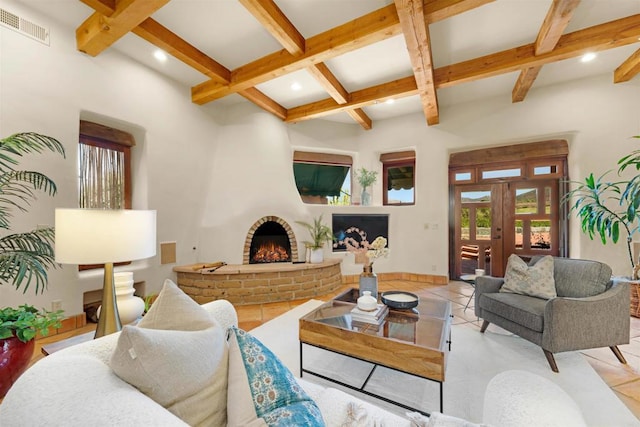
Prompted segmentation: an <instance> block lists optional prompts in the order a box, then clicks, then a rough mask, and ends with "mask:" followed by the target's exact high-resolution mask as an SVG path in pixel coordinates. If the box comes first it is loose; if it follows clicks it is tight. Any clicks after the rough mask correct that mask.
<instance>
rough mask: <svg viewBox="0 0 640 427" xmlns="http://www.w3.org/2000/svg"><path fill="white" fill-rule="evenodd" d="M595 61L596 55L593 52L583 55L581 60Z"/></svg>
mask: <svg viewBox="0 0 640 427" xmlns="http://www.w3.org/2000/svg"><path fill="white" fill-rule="evenodd" d="M594 59H596V54H595V53H593V52H588V53H585V54H584V55H582V58H580V61H582V62H589V61H593V60H594Z"/></svg>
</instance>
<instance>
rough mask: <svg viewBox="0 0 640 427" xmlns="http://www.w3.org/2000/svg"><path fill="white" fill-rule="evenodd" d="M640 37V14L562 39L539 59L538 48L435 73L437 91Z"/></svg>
mask: <svg viewBox="0 0 640 427" xmlns="http://www.w3.org/2000/svg"><path fill="white" fill-rule="evenodd" d="M638 37H640V14H638V15H632V16H628V17H626V18H622V19H618V20H615V21H611V22H607V23H604V24H600V25H595V26H593V27H589V28H585V29H582V30H579V31H575V32H573V33H569V34H565V35H563V36H561V37H560V40H559V41H558V44H557V45H556V48H555V49H553V50H552V51H551V52H548V53H544V54H541V55H535V44H534V43H531V44H527V45H523V46H519V47H516V48H513V49H507V50H503V51H501V52H497V53H493V54H490V55H485V56H482V57H480V58H475V59H471V60H468V61H464V62H459V63H457V64H452V65H447V66H444V67H440V68H437V69H436V70H434V73H435V74H434V75H435V83H436V88H437V89H439V88H443V87H450V86H454V85H457V84H460V83H467V82H472V81H476V80H480V79H484V78H487V77H493V76H499V75H501V74H506V73H511V72H514V71H520V70H521V69H523V68H529V67H538V66H542V65H545V64H549V63H551V62H555V61H561V60H564V59H569V58H575V57H577V56H580V55H582V54H584V53H587V52H597V51H602V50H607V49H612V48H616V47H620V46H626V45H628V44H632V43H636V42H637V41H638Z"/></svg>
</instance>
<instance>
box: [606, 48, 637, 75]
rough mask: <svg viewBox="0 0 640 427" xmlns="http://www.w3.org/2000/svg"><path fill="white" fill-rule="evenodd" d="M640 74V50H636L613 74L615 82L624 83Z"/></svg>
mask: <svg viewBox="0 0 640 427" xmlns="http://www.w3.org/2000/svg"><path fill="white" fill-rule="evenodd" d="M638 73H640V49H638V50H636V51H635V52H634V53H633V54H632V55H631V56H630V57H628V58H627V59H626V60H625V61H624V62H623V63H622V64H620V66H619V67H618V68H616V70H615V71H614V72H613V82H614V83H622V82H626V81H629V80H631V79H632V78H634V77H635V76H636V74H638Z"/></svg>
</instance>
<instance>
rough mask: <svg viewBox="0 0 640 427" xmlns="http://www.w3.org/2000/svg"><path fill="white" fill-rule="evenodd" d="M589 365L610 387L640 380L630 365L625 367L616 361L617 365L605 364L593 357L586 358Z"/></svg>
mask: <svg viewBox="0 0 640 427" xmlns="http://www.w3.org/2000/svg"><path fill="white" fill-rule="evenodd" d="M585 359H586V360H587V362H589V365H591V367H592V368H593V369H594V370H595V371H596V372H597V373H598V375H600V377H601V378H602V379H603V380H604V382H605V383H607V385H608V386H609V387H614V386H617V385H620V384H624V383H627V382H629V381H633V380H640V375H639V374H637V373H636V372H635V371H634V370H633V369H632V368H631V367H630V366H629V365H623V364H622V363H619V362H618V360H617V359H615V362H614V363H615V364H612V363H607V362H603V361H602V360H598V359H594V358H593V357H585Z"/></svg>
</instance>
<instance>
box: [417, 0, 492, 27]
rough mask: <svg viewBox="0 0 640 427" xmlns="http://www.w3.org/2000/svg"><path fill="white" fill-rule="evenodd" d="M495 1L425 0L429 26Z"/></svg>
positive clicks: (424, 6) (425, 15) (425, 11)
mask: <svg viewBox="0 0 640 427" xmlns="http://www.w3.org/2000/svg"><path fill="white" fill-rule="evenodd" d="M493 1H495V0H423V9H424V17H425V20H426V23H427V24H433V23H434V22H438V21H442V20H444V19H448V18H451V17H453V16H456V15H459V14H461V13H464V12H468V11H470V10H472V9H475V8H476V7H480V6H484V5H485V4H487V3H491V2H493Z"/></svg>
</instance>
